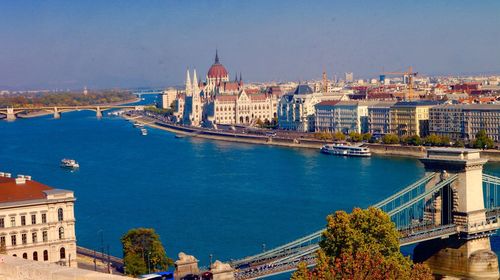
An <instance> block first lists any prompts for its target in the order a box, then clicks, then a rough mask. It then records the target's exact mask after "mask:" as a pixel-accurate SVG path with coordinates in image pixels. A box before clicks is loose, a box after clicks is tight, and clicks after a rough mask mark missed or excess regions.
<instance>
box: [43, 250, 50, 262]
mask: <svg viewBox="0 0 500 280" xmlns="http://www.w3.org/2000/svg"><path fill="white" fill-rule="evenodd" d="M43 260H44V261H48V260H49V251H47V250H44V251H43Z"/></svg>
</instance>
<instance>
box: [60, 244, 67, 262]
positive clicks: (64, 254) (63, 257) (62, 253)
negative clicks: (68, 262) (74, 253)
mask: <svg viewBox="0 0 500 280" xmlns="http://www.w3.org/2000/svg"><path fill="white" fill-rule="evenodd" d="M59 258H60V259H61V260H64V259H66V249H64V247H62V248H61V249H60V250H59Z"/></svg>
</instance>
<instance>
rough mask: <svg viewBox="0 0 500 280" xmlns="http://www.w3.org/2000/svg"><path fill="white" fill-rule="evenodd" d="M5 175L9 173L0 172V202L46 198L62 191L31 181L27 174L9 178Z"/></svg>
mask: <svg viewBox="0 0 500 280" xmlns="http://www.w3.org/2000/svg"><path fill="white" fill-rule="evenodd" d="M7 175H10V174H8V173H7V174H6V173H0V203H8V202H19V201H27V200H37V199H46V198H47V196H48V195H55V194H58V193H60V192H61V191H62V190H57V189H54V188H52V187H49V186H47V185H44V184H42V183H39V182H37V181H33V180H31V177H29V176H23V177H21V176H22V175H19V176H18V178H9V177H7ZM63 192H66V191H63Z"/></svg>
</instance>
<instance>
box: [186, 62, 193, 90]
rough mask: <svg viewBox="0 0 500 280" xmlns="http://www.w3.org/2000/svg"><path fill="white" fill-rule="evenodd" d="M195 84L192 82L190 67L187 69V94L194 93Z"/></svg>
mask: <svg viewBox="0 0 500 280" xmlns="http://www.w3.org/2000/svg"><path fill="white" fill-rule="evenodd" d="M192 90H193V85H192V84H191V77H190V76H189V68H188V69H187V71H186V95H187V96H190V95H192Z"/></svg>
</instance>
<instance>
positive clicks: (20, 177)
mask: <svg viewBox="0 0 500 280" xmlns="http://www.w3.org/2000/svg"><path fill="white" fill-rule="evenodd" d="M25 183H26V178H24V175H20V174H19V175H17V178H16V185H21V184H25Z"/></svg>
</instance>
